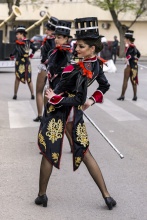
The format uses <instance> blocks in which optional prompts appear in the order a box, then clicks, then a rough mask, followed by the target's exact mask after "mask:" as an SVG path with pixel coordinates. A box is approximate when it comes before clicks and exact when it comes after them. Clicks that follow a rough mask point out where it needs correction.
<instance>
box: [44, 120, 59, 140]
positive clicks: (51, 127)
mask: <svg viewBox="0 0 147 220" xmlns="http://www.w3.org/2000/svg"><path fill="white" fill-rule="evenodd" d="M47 130H48V131H47V132H46V136H48V137H49V140H51V142H52V143H55V141H57V140H58V139H59V138H62V131H63V122H62V121H61V119H59V120H58V121H57V122H55V118H53V119H52V120H51V121H50V122H49V123H48V126H47Z"/></svg>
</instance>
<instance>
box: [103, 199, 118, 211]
mask: <svg viewBox="0 0 147 220" xmlns="http://www.w3.org/2000/svg"><path fill="white" fill-rule="evenodd" d="M104 199H105V203H106V205H107V206H108V209H109V210H112V209H113V207H114V206H116V201H115V200H114V199H113V198H112V197H106V198H104Z"/></svg>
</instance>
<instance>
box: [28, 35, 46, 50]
mask: <svg viewBox="0 0 147 220" xmlns="http://www.w3.org/2000/svg"><path fill="white" fill-rule="evenodd" d="M45 37H46V35H35V36H33V37H32V38H31V41H32V42H33V44H34V47H35V48H36V49H37V50H39V49H40V47H41V45H42V42H43V40H44V38H45Z"/></svg>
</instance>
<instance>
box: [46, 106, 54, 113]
mask: <svg viewBox="0 0 147 220" xmlns="http://www.w3.org/2000/svg"><path fill="white" fill-rule="evenodd" d="M53 111H55V107H54V106H53V105H50V106H49V108H48V109H47V113H50V112H53Z"/></svg>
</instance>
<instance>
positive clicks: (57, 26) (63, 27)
mask: <svg viewBox="0 0 147 220" xmlns="http://www.w3.org/2000/svg"><path fill="white" fill-rule="evenodd" d="M56 28H63V29H67V30H71V28H69V27H65V26H56Z"/></svg>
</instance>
